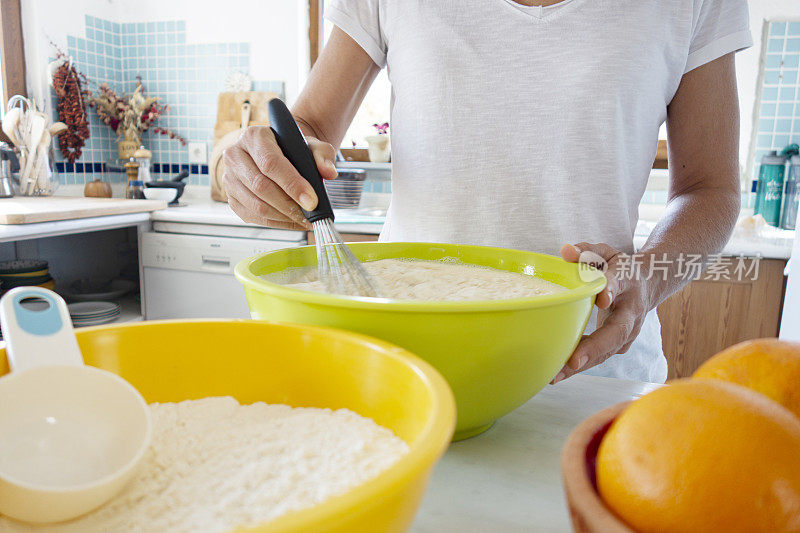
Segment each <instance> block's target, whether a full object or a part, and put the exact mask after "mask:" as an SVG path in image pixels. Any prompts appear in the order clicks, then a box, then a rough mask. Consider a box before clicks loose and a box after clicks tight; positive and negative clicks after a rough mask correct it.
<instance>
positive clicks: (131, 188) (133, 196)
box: [125, 180, 144, 200]
mask: <svg viewBox="0 0 800 533" xmlns="http://www.w3.org/2000/svg"><path fill="white" fill-rule="evenodd" d="M125 198H127V199H128V200H144V185H143V184H142V182H141V181H139V180H130V181H129V182H128V188H127V189H126V190H125Z"/></svg>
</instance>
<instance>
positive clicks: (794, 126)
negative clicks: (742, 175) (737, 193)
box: [754, 21, 800, 176]
mask: <svg viewBox="0 0 800 533" xmlns="http://www.w3.org/2000/svg"><path fill="white" fill-rule="evenodd" d="M758 115H759V116H758V124H757V128H756V129H757V134H756V135H757V137H756V151H755V162H754V163H755V165H754V168H755V175H756V176H757V175H758V165H759V164H760V162H761V157H762V156H763V155H764V154H766V153H767V152H769V151H770V150H778V151H780V150H783V148H784V147H786V145H788V144H791V143H800V21H794V22H783V21H773V22H770V23H769V24H768V37H767V43H766V50H765V52H764V76H763V85H762V87H761V102H760V107H759V114H758Z"/></svg>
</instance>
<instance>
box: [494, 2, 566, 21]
mask: <svg viewBox="0 0 800 533" xmlns="http://www.w3.org/2000/svg"><path fill="white" fill-rule="evenodd" d="M503 1H504V2H505V3H507V4H508V5H510V6H511V7H513V8H514V9H516V10H517V11H519V12H521V13H524V14H525V15H527V16H528V17H530V19H531V20H532V21H536V22H546V21H550V20H554V19H556V18H558V17H560V16H563V15H564V14H565V12H568V11H572V10H573V9H574V8H575V6H576V5H577V4H579V3H581V1H582V0H561V1H560V2H557V3H555V4H551V5H549V6H526V5H523V4H520V3H517V2H515V1H514V0H503Z"/></svg>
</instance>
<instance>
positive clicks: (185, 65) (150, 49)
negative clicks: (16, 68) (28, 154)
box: [56, 15, 284, 185]
mask: <svg viewBox="0 0 800 533" xmlns="http://www.w3.org/2000/svg"><path fill="white" fill-rule="evenodd" d="M85 25H86V30H85V36H83V37H77V36H72V35H70V36H68V37H67V49H66V52H67V53H68V54H69V55H70V56H71V57H72V58H73V59H74V60H75V62H76V65H77V68H78V70H79V71H81V72H82V73H84V74H86V76H87V77H88V78H89V80H90V88H91V90H92V91H93V92H96V90H97V87H98V86H99V84H101V83H103V82H106V83H108V85H109V86H110V87H111V88H113V89H114V90H115V91H117V93H118V94H119V93H120V92H128V93H130V92H132V91H133V89H134V88H135V86H136V80H137V77H141V80H142V83H143V84H144V86H145V89H146V91H147V94H148V95H152V96H158V97H159V98H160V99H161V102H162V103H166V104H169V112H168V113H167V114H165V115H163V116H162V117H161V119H160V120H159V122H158V123H157V125H158V126H161V127H164V128H167V129H170V130H173V131H174V132H175V133H177V134H179V135H181V136H182V137H184V138H185V139H186V140H187V141H188V142H205V143H206V144H207V153H208V154H210V153H211V149H212V144H213V140H214V124H215V123H216V117H217V96H218V94H219V93H220V92H222V91H223V90H224V86H225V79H226V78H227V77H228V75H230V74H231V73H232V72H243V73H245V74H248V73H249V72H250V44H249V43H247V42H229V43H189V42H187V40H186V21H183V20H165V21H157V22H125V23H119V22H113V21H110V20H105V19H100V18H97V17H93V16H90V15H86V16H85ZM253 90H256V91H272V92H275V93H278V94H280V95H283V94H284V84H283V82H282V81H268V80H254V81H253ZM89 117H90V120H89V126H90V133H91V137H90V138H89V139H88V140H87V142H86V146H85V148H84V150H83V155H82V157H81V159H80V160H79V161H77V162H76V163H75V164H69V163H67V162H65V161H64V160H63V159H62V158H61V156H60V154H57V156H56V157H57V169H58V171H59V175H60V181H61V182H62V183H65V184H80V183H85V182H86V181H91V180H93V179H94V178H95V177H96V176H95V174H106V177H107V178H108V177H110V178H111V180H112V181H122V180H123V179H124V173H122V172H116V173H113V172H111V171H112V168H111V166H109V165H108V164H107V162H109V161H111V160H114V159H116V157H117V146H116V136H115V135H114V132H112V131H111V129H110V128H109V127H108V126H106V125H104V124H101V123H100V122H99V120H98V119H97V115H96V113H95V112H94V110H93V109H91V110H89ZM143 143H144V144H145V146H146V147H147V148H148V149H150V150H151V151H152V152H153V168H152V172H153V174H155V175H156V176H161V177H166V176H168V175H173V174H177V173H178V172H179V171H180V170H182V169H184V168H185V169H188V170H189V171H190V173H191V177H190V180H189V183H191V184H195V185H208V183H209V181H208V180H209V176H208V166H207V165H189V155H188V150H187V147H186V146H183V145H181V143H180V142H178V141H175V140H170V139H168V138H167V137H165V136H163V135H155V134H152V133H151V132H146V133H145V134H144V138H143ZM108 172H111V173H110V174H108Z"/></svg>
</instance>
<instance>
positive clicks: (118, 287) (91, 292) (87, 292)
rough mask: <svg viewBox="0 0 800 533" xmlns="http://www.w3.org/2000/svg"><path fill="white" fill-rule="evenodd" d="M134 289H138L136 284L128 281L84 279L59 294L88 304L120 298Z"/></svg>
mask: <svg viewBox="0 0 800 533" xmlns="http://www.w3.org/2000/svg"><path fill="white" fill-rule="evenodd" d="M134 288H136V282H134V281H130V280H127V279H113V280H111V281H110V282H102V281H99V282H98V281H94V280H86V279H82V280H78V281H74V282H73V283H71V284H70V286H69V288H66V289H63V290H60V291H59V292H60V293H61V294H63V295H64V296H65V297H67V298H69V299H70V300H75V301H76V302H87V301H95V300H111V299H114V298H119V297H120V296H124V295H126V294H127V293H129V292H130V291H132V290H133V289H134Z"/></svg>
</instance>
